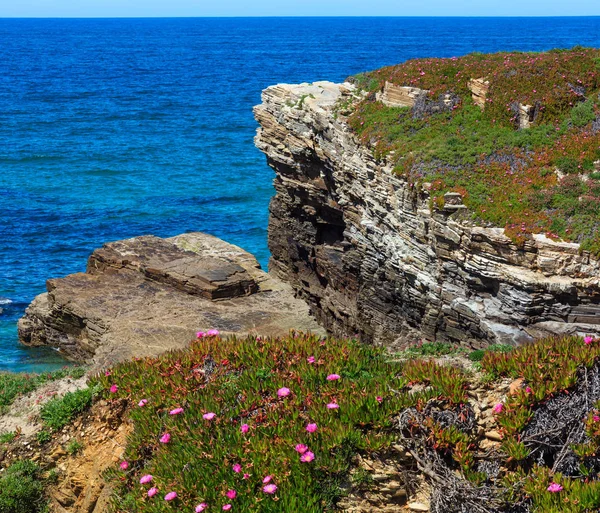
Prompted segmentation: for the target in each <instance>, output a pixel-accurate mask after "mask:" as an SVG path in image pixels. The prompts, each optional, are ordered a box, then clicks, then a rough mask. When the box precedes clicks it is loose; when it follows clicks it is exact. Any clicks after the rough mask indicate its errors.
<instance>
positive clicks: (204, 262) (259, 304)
mask: <svg viewBox="0 0 600 513" xmlns="http://www.w3.org/2000/svg"><path fill="white" fill-rule="evenodd" d="M47 289H48V292H47V293H45V294H41V295H40V296H38V297H37V298H36V299H35V300H34V301H33V302H32V304H31V305H30V306H29V307H28V309H27V311H26V313H25V316H24V317H23V318H22V319H21V320H20V321H19V338H20V340H21V342H23V343H24V344H26V345H31V346H40V345H49V346H52V347H55V348H57V349H59V350H60V351H61V352H62V353H63V354H64V355H65V356H67V357H68V358H71V359H73V360H80V361H88V360H90V359H91V360H92V361H93V362H94V363H95V364H97V365H98V366H104V365H106V364H111V363H114V362H116V361H121V360H125V359H128V358H131V357H142V356H150V355H156V354H159V353H161V352H163V351H166V350H169V349H177V348H181V347H184V346H186V345H187V343H189V341H190V340H192V339H193V338H194V337H195V332H196V331H197V330H206V329H210V328H216V329H219V330H220V331H221V332H223V333H224V334H233V333H235V334H242V335H243V334H248V333H256V334H261V335H267V336H268V335H272V336H279V335H287V334H288V333H289V331H290V330H291V329H298V330H304V331H313V332H316V333H322V332H323V331H322V329H321V328H320V327H319V326H318V325H317V324H316V322H315V320H314V319H313V318H312V317H311V315H310V314H309V311H308V307H307V306H306V304H305V303H304V302H302V301H301V300H299V299H295V298H294V294H293V291H292V289H291V287H290V286H289V285H288V284H286V283H283V282H282V281H280V280H279V279H277V278H274V277H271V276H270V275H268V274H267V273H265V272H264V271H262V270H261V269H260V266H259V264H258V262H257V261H256V259H255V258H254V257H253V256H252V255H250V254H249V253H247V252H246V251H244V250H242V249H240V248H238V247H236V246H233V245H231V244H228V243H226V242H224V241H222V240H220V239H217V238H216V237H212V236H210V235H206V234H203V233H189V234H185V235H179V236H177V237H173V238H170V239H160V238H158V237H150V236H146V237H136V238H134V239H128V240H124V241H118V242H114V243H111V244H106V245H105V246H104V247H102V248H100V249H97V250H96V251H94V253H93V254H92V255H91V256H90V258H89V260H88V268H87V271H86V272H85V273H78V274H73V275H70V276H67V277H66V278H61V279H53V280H48V282H47Z"/></svg>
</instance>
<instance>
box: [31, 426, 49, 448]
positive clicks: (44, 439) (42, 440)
mask: <svg viewBox="0 0 600 513" xmlns="http://www.w3.org/2000/svg"><path fill="white" fill-rule="evenodd" d="M35 438H36V440H37V441H38V443H39V444H40V445H41V444H46V443H48V442H49V441H50V440H52V434H51V433H50V432H49V431H46V430H45V429H42V430H41V431H38V432H37V433H36V434H35Z"/></svg>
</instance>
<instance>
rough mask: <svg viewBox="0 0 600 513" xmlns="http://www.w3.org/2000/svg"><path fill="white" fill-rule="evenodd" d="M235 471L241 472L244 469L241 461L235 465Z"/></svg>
mask: <svg viewBox="0 0 600 513" xmlns="http://www.w3.org/2000/svg"><path fill="white" fill-rule="evenodd" d="M233 471H234V472H236V473H238V474H239V473H240V472H241V471H242V466H241V465H240V464H239V463H236V464H235V465H234V466H233Z"/></svg>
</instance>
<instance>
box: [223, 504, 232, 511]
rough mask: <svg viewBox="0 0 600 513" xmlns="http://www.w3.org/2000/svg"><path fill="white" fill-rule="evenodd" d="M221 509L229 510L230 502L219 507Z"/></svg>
mask: <svg viewBox="0 0 600 513" xmlns="http://www.w3.org/2000/svg"><path fill="white" fill-rule="evenodd" d="M221 509H222V510H223V511H229V510H230V509H231V504H225V505H224V506H223V508H221Z"/></svg>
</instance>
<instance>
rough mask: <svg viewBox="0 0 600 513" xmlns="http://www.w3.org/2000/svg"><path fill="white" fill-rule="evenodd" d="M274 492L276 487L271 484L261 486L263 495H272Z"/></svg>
mask: <svg viewBox="0 0 600 513" xmlns="http://www.w3.org/2000/svg"><path fill="white" fill-rule="evenodd" d="M276 491H277V485H275V484H273V483H271V484H268V485H265V486H263V492H265V493H269V494H274V493H275V492H276Z"/></svg>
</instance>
